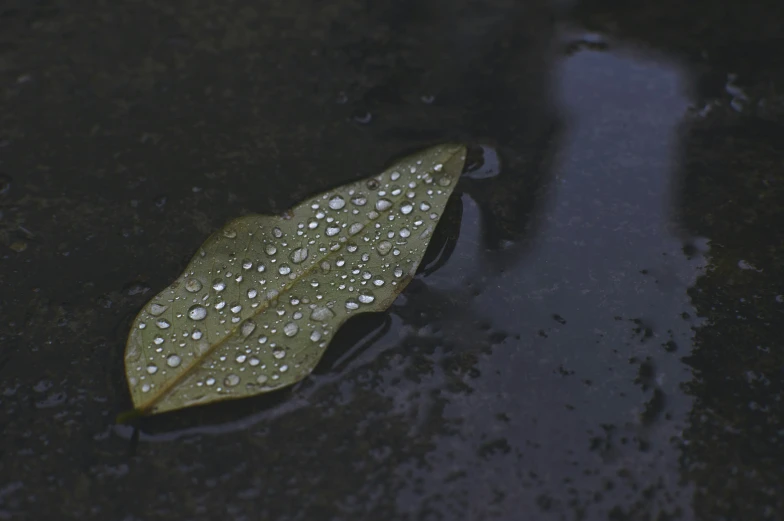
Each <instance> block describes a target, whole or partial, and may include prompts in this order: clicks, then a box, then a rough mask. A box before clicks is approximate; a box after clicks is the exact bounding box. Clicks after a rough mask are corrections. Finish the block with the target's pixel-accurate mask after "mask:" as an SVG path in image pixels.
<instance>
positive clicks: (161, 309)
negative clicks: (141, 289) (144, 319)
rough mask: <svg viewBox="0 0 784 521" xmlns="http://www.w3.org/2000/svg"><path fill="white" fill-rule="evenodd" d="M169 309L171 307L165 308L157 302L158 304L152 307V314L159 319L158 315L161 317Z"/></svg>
mask: <svg viewBox="0 0 784 521" xmlns="http://www.w3.org/2000/svg"><path fill="white" fill-rule="evenodd" d="M168 307H169V306H164V305H163V304H158V303H157V302H156V303H154V304H152V305H150V314H152V315H154V316H156V317H157V316H158V315H160V314H161V313H163V312H164V311H166V309H168Z"/></svg>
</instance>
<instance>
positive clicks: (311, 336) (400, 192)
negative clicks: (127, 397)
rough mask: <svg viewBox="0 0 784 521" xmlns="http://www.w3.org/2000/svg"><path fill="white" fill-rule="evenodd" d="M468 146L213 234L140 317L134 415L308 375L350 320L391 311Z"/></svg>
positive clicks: (131, 359)
mask: <svg viewBox="0 0 784 521" xmlns="http://www.w3.org/2000/svg"><path fill="white" fill-rule="evenodd" d="M465 154H466V150H465V147H463V146H461V145H441V146H436V147H433V148H430V149H427V150H425V151H423V152H421V153H419V154H417V155H414V156H411V157H409V158H406V159H403V160H401V161H400V162H398V163H397V164H395V165H394V166H393V167H391V168H389V169H387V170H386V171H385V172H383V173H382V174H380V175H377V176H374V177H371V178H368V179H364V180H362V181H358V182H355V183H351V184H348V185H345V186H342V187H340V188H337V189H335V190H330V191H328V192H325V193H323V194H321V195H318V196H316V197H313V198H310V199H308V200H306V201H304V202H302V203H301V204H299V205H298V206H296V207H294V208H292V209H290V210H289V211H287V212H286V213H285V214H284V215H282V216H265V215H249V216H246V217H241V218H239V219H235V220H233V221H231V222H229V223H228V224H227V225H226V226H225V227H224V228H223V229H222V230H219V231H218V232H216V233H214V234H213V235H212V236H210V237H209V238H208V239H207V241H206V242H205V243H204V244H203V245H202V247H201V248H200V249H199V251H198V252H197V254H196V255H195V256H194V257H193V259H192V260H191V262H190V263H189V264H188V266H187V267H186V269H185V271H184V273H183V274H182V275H180V277H178V278H177V280H175V281H174V283H173V284H172V285H171V286H169V287H168V288H167V289H165V290H163V291H162V292H161V293H159V294H158V295H156V296H155V297H154V298H153V299H152V300H150V302H148V303H147V305H146V306H145V307H144V309H143V310H142V311H141V312H140V313H139V314H138V315H137V317H136V319H135V320H134V322H133V326H132V328H131V331H130V334H129V335H128V343H127V345H126V348H125V372H126V376H127V379H128V386H129V388H130V391H131V396H132V398H133V403H134V407H135V410H134V412H133V414H155V413H160V412H165V411H170V410H174V409H180V408H183V407H188V406H191V405H197V404H204V403H208V402H215V401H219V400H226V399H233V398H241V397H247V396H252V395H257V394H260V393H264V392H269V391H272V390H275V389H280V388H281V387H285V386H288V385H292V384H294V383H296V382H298V381H300V380H302V379H303V378H305V377H306V376H307V375H308V374H310V372H311V371H312V370H313V368H314V367H315V366H316V364H317V363H318V361H319V359H320V358H321V356H322V354H323V353H324V349H325V348H326V347H327V345H328V344H329V342H330V340H331V339H332V337H333V336H334V334H335V332H336V331H337V329H338V328H339V327H340V325H341V324H342V323H343V322H345V321H346V320H347V319H348V318H349V317H351V316H352V315H356V314H358V313H365V312H370V311H382V310H384V309H386V308H387V307H389V305H390V304H391V303H392V301H393V300H394V299H395V297H396V296H397V295H398V294H399V293H400V292H401V291H402V290H403V288H405V286H406V285H407V284H408V282H409V281H410V280H411V278H412V277H413V276H414V274H415V272H416V269H417V266H418V265H419V263H420V261H421V260H422V257H423V255H424V253H425V250H426V248H427V245H428V242H429V241H430V238H431V236H432V234H433V230H434V229H435V226H436V224H437V223H438V220H439V218H440V216H441V213H442V212H443V209H444V207H445V205H446V203H447V200H448V199H449V196H450V194H451V193H452V190H453V188H454V186H455V185H456V184H457V180H458V178H459V176H460V173H461V171H462V168H463V163H464V161H465Z"/></svg>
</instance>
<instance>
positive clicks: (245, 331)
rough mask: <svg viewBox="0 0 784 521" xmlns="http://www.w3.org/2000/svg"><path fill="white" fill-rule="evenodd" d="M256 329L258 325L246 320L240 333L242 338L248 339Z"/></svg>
mask: <svg viewBox="0 0 784 521" xmlns="http://www.w3.org/2000/svg"><path fill="white" fill-rule="evenodd" d="M255 329H256V323H255V322H253V321H252V320H246V321H245V322H243V323H242V325H241V326H240V333H241V334H242V336H244V337H247V336H250V335H251V333H253V331H255Z"/></svg>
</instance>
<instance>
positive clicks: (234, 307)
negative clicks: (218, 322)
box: [230, 302, 242, 315]
mask: <svg viewBox="0 0 784 521" xmlns="http://www.w3.org/2000/svg"><path fill="white" fill-rule="evenodd" d="M230 309H231V312H232V313H234V314H235V315H236V314H237V313H239V312H240V311H242V306H241V305H240V304H238V303H237V302H235V303H233V304H232V305H231V308H230Z"/></svg>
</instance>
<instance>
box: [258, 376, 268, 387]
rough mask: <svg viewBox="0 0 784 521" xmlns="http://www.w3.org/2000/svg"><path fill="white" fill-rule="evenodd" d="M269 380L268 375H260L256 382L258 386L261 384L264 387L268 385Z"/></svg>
mask: <svg viewBox="0 0 784 521" xmlns="http://www.w3.org/2000/svg"><path fill="white" fill-rule="evenodd" d="M267 380H269V378H268V377H267V375H265V374H260V375H259V376H258V377H257V378H256V382H257V383H258V384H260V385H264V384H265V383H267Z"/></svg>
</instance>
